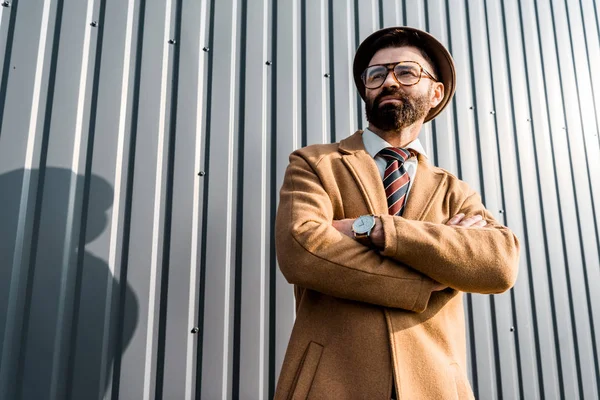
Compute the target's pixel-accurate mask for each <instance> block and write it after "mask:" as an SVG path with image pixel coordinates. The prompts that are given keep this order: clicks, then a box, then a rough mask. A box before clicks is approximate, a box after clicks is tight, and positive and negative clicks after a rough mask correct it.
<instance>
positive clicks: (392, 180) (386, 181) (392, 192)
mask: <svg viewBox="0 0 600 400" xmlns="http://www.w3.org/2000/svg"><path fill="white" fill-rule="evenodd" d="M378 154H379V156H381V157H383V158H385V160H386V161H387V165H386V167H385V172H384V173H383V187H384V188H385V195H386V196H387V202H388V211H389V213H390V215H402V212H403V211H404V205H405V204H406V194H407V192H408V187H409V184H410V177H409V176H408V173H407V172H406V170H405V169H404V165H403V164H404V162H405V161H406V160H408V159H409V158H410V156H411V153H410V151H409V150H406V149H401V148H399V147H386V148H385V149H383V150H381V151H380V152H379V153H378Z"/></svg>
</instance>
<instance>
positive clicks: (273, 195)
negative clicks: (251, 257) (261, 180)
mask: <svg viewBox="0 0 600 400" xmlns="http://www.w3.org/2000/svg"><path fill="white" fill-rule="evenodd" d="M270 3H271V18H272V20H271V24H272V25H271V26H272V27H271V34H270V37H271V41H272V45H271V51H272V55H271V57H272V58H273V60H275V63H274V64H273V65H272V68H271V71H272V72H271V104H272V108H271V120H270V124H271V132H273V134H272V135H271V157H270V164H271V168H273V167H275V166H276V165H277V134H276V132H277V128H278V126H277V111H278V107H277V71H278V69H279V68H278V64H279V63H278V62H277V56H278V54H277V44H278V42H277V29H278V24H277V13H278V7H277V4H278V2H277V0H270ZM275 177H276V174H273V176H272V177H271V185H270V188H269V189H270V199H271V207H270V210H269V215H270V221H269V222H270V224H271V227H273V228H272V229H271V234H270V237H269V243H270V252H269V296H270V298H269V390H268V393H269V398H270V399H272V398H273V396H274V395H275V385H276V382H275V377H276V374H277V371H275V349H276V341H275V339H276V333H275V328H276V321H275V315H276V307H275V301H276V299H277V285H276V283H277V275H276V274H277V256H276V253H275V229H274V227H275V218H276V216H277V193H278V187H277V179H275Z"/></svg>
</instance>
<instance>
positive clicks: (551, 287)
mask: <svg viewBox="0 0 600 400" xmlns="http://www.w3.org/2000/svg"><path fill="white" fill-rule="evenodd" d="M533 7H534V13H535V19H536V30H537V40H538V49H539V51H540V61H541V63H540V68H541V69H542V82H546V68H545V67H544V62H543V46H542V35H541V32H540V23H539V21H540V18H539V12H538V7H537V3H535V2H533ZM543 86H544V98H545V101H546V105H545V111H546V118H547V121H548V122H550V121H551V119H550V107H549V104H548V91H547V87H546V85H543ZM550 131H551V127H550ZM549 138H550V146H551V148H553V144H552V135H550V136H549ZM536 156H537V151H536ZM552 163H553V166H554V165H556V164H555V162H554V155H553V154H552ZM538 177H539V175H538ZM556 179H557V177H556V174H555V175H554V185H555V188H556ZM538 182H540V180H539V178H538ZM540 196H542V192H541V191H540ZM542 200H543V199H542V198H540V205H541V207H542V208H543V205H542ZM557 201H558V199H557ZM559 208H560V206H559ZM559 222H560V224H561V226H562V221H559ZM545 225H546V224H545V222H544V233H545V232H546V229H545ZM561 243H562V246H563V249H562V251H563V256H564V257H566V255H565V248H564V246H565V244H564V235H561ZM546 257H547V260H548V265H547V269H548V275H549V277H550V281H549V286H550V292H551V302H552V309H556V308H555V298H554V282H553V279H552V275H553V274H552V268H551V262H550V259H551V258H550V254H549V253H547V255H546ZM567 265H568V264H566V265H565V269H566V266H567ZM566 273H567V279H568V272H567V271H566ZM569 286H570V285H569V284H568V283H567V290H569ZM568 303H569V310H572V304H571V303H572V302H571V299H570V298H569V301H568ZM569 317H570V320H571V326H572V327H573V325H574V321H573V317H572V315H571V316H569ZM553 322H554V329H555V341H556V348H557V349H558V348H560V343H559V339H558V338H559V331H558V321H557V320H556V314H553ZM571 329H573V328H571ZM557 355H558V359H559V362H558V368H559V371H560V374H561V376H563V374H564V371H563V368H562V361H561V360H562V356H561V355H560V352H557ZM574 356H575V357H578V349H577V346H576V344H575V343H574ZM576 368H577V370H578V373H577V374H576V375H577V379H578V380H580V379H581V378H580V376H581V374H580V373H579V366H578V365H577V366H576ZM563 379H564V378H563ZM559 383H560V387H561V397H564V391H565V388H564V384H563V380H562V379H561V380H559ZM578 387H579V388H580V387H581V386H580V384H579V385H578ZM579 394H580V395H581V392H580V393H579Z"/></svg>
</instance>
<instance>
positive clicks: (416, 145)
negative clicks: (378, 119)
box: [362, 128, 427, 199]
mask: <svg viewBox="0 0 600 400" xmlns="http://www.w3.org/2000/svg"><path fill="white" fill-rule="evenodd" d="M362 139H363V144H364V145H365V149H366V150H367V153H369V154H370V155H371V157H373V159H374V160H375V164H377V169H379V175H380V176H381V179H382V180H383V174H384V173H385V167H386V165H387V161H386V159H385V158H383V157H381V156H378V155H377V153H379V152H380V151H381V150H383V149H385V148H386V147H394V146H392V145H391V144H389V143H388V142H386V141H385V140H383V139H382V138H381V137H379V136H378V135H377V134H375V133H373V132H371V131H370V130H369V129H368V128H365V130H364V132H363V136H362ZM405 148H406V149H412V150H414V151H416V152H417V153H419V154H421V155H423V156H425V157H427V154H425V149H424V148H423V145H422V144H421V142H420V141H419V138H417V139H415V140H413V141H412V142H410V143H409V144H408V145H407V146H406V147H405ZM418 165H419V161H418V160H417V157H415V156H412V157H410V158H409V159H408V160H406V161H405V162H404V169H405V170H406V172H407V173H408V176H409V177H410V183H409V186H408V191H407V192H406V198H407V199H408V194H409V193H410V189H411V188H412V185H413V183H414V180H415V176H416V174H417V166H418Z"/></svg>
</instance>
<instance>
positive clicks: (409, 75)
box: [394, 62, 421, 85]
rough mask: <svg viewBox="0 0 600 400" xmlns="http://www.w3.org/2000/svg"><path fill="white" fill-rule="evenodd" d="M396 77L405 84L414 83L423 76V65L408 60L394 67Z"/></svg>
mask: <svg viewBox="0 0 600 400" xmlns="http://www.w3.org/2000/svg"><path fill="white" fill-rule="evenodd" d="M394 74H395V75H396V79H398V82H400V83H401V84H403V85H414V84H415V83H417V82H418V81H419V78H420V77H421V67H419V65H418V64H415V63H411V62H406V63H401V64H398V65H396V67H395V68H394Z"/></svg>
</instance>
